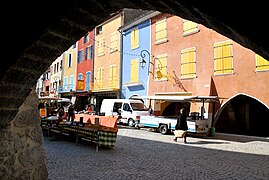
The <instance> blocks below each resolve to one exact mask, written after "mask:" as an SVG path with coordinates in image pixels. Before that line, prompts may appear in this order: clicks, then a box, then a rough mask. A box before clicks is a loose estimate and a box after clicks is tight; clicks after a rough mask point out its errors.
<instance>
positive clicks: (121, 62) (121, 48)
mask: <svg viewBox="0 0 269 180" xmlns="http://www.w3.org/2000/svg"><path fill="white" fill-rule="evenodd" d="M123 21H124V16H123V12H122V13H121V24H120V27H122V26H123ZM118 31H119V33H120V77H119V85H120V92H119V93H120V94H119V95H120V98H122V72H123V67H122V66H123V53H122V52H123V35H122V30H118Z"/></svg>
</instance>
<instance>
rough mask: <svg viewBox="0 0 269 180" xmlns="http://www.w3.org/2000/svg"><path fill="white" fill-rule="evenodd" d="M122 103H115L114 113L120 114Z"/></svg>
mask: <svg viewBox="0 0 269 180" xmlns="http://www.w3.org/2000/svg"><path fill="white" fill-rule="evenodd" d="M121 106H122V103H121V102H115V103H114V106H113V112H116V113H118V111H119V109H121Z"/></svg>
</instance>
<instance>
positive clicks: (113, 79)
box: [108, 64, 117, 88]
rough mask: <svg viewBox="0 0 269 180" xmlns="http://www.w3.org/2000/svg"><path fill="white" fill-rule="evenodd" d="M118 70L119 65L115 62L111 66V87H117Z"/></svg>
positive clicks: (109, 77)
mask: <svg viewBox="0 0 269 180" xmlns="http://www.w3.org/2000/svg"><path fill="white" fill-rule="evenodd" d="M116 70H117V66H116V65H115V64H114V65H110V66H109V70H108V81H109V87H110V88H115V87H116V78H117V75H116Z"/></svg>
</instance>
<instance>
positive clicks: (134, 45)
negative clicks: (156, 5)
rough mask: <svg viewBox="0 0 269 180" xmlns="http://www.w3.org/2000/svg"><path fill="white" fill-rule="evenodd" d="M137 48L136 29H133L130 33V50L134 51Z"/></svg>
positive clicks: (137, 37)
mask: <svg viewBox="0 0 269 180" xmlns="http://www.w3.org/2000/svg"><path fill="white" fill-rule="evenodd" d="M138 47H139V33H138V28H134V29H133V30H132V32H131V48H132V49H135V48H138Z"/></svg>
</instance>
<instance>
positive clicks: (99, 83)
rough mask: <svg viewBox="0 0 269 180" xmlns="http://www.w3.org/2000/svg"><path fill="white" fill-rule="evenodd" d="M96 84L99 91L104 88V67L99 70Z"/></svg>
mask: <svg viewBox="0 0 269 180" xmlns="http://www.w3.org/2000/svg"><path fill="white" fill-rule="evenodd" d="M96 83H97V84H96V85H97V88H98V89H102V88H103V67H100V68H98V69H97V77H96Z"/></svg>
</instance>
